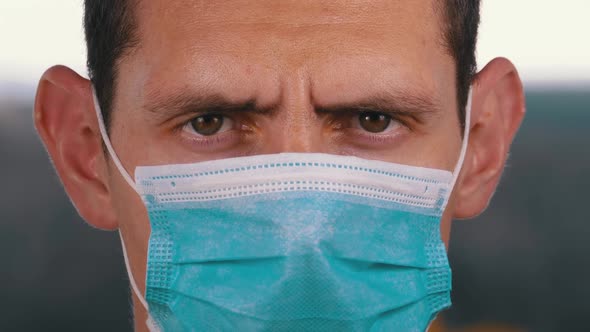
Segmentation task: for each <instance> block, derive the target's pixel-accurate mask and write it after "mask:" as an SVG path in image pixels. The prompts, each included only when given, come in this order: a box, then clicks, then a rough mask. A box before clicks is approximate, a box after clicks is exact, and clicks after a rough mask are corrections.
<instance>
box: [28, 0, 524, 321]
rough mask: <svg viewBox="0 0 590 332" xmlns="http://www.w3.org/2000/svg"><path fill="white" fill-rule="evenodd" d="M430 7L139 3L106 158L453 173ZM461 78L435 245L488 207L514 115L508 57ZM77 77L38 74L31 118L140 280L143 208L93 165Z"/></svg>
mask: <svg viewBox="0 0 590 332" xmlns="http://www.w3.org/2000/svg"><path fill="white" fill-rule="evenodd" d="M438 6H439V0H431V1H412V0H397V1H391V0H383V1H321V2H320V1H308V0H296V1H295V0H293V1H278V2H277V1H276V0H259V1H215V2H207V1H194V0H175V1H170V0H152V1H141V2H139V4H138V5H137V7H136V8H135V10H134V15H135V18H136V20H137V24H138V29H137V33H138V35H137V37H138V44H137V46H136V47H134V48H133V50H132V51H131V52H130V53H129V54H128V55H127V56H125V57H123V58H122V59H120V63H119V65H118V70H117V84H116V86H115V91H116V93H115V98H114V100H113V107H112V114H111V124H110V138H111V141H112V143H113V145H114V148H115V150H116V152H117V155H118V157H119V158H120V159H121V161H122V163H123V165H124V167H125V168H126V170H127V172H128V173H130V174H131V176H132V177H133V175H134V170H135V168H136V167H138V166H151V165H164V164H179V163H195V162H199V161H205V160H212V159H222V158H231V157H238V156H246V155H257V154H273V153H281V152H321V153H329V154H341V155H354V156H358V157H362V158H366V159H376V160H383V161H388V162H394V163H400V164H406V165H413V166H422V167H428V168H436V169H443V170H448V171H452V170H453V169H454V166H455V165H456V163H457V161H458V158H459V153H460V147H461V143H462V132H461V130H460V128H461V126H460V123H459V116H458V112H459V110H458V103H457V98H456V91H457V90H456V87H457V82H456V80H455V75H456V69H455V62H454V59H453V57H452V56H451V55H450V54H449V52H448V50H447V48H446V46H445V45H444V42H443V34H444V32H445V31H444V28H443V27H444V26H445V24H444V20H445V18H444V16H443V15H442V12H439V11H437V8H438ZM476 82H477V84H476V85H475V88H474V100H475V101H476V102H474V105H473V110H472V115H473V116H472V121H473V123H472V126H471V128H470V132H471V138H470V140H469V150H468V153H467V158H466V162H465V166H464V171H463V172H462V176H461V177H460V179H459V181H458V183H457V186H456V187H455V193H454V195H453V196H451V199H450V202H449V205H448V207H447V210H446V211H445V214H444V215H443V219H442V225H441V234H442V237H443V240H444V241H445V242H446V243H448V237H449V230H450V219H451V217H452V216H458V217H469V216H473V215H476V214H478V213H480V212H481V211H482V210H483V209H484V208H485V206H486V205H487V202H488V201H489V198H490V197H491V195H492V193H493V191H494V189H495V187H496V184H497V181H498V179H499V177H500V174H501V172H502V168H503V165H504V162H505V160H506V154H507V151H508V146H509V145H510V142H511V140H512V138H513V136H514V133H515V132H516V130H517V128H518V125H519V124H520V120H521V119H522V116H523V114H524V98H523V96H522V86H521V84H520V80H519V78H518V74H517V73H516V70H515V69H514V67H513V66H512V64H510V62H509V61H507V60H505V59H497V61H496V60H495V61H493V62H492V63H490V65H488V66H487V67H486V69H484V70H483V71H482V72H480V73H479V74H478V78H477V79H476ZM89 85H90V83H89V82H88V81H87V80H85V79H83V78H81V77H79V76H77V75H75V74H74V73H72V72H71V71H69V70H67V69H65V68H52V69H50V70H49V71H48V72H47V73H46V74H45V75H44V77H43V78H42V80H41V82H40V86H39V91H38V95H37V101H36V107H35V121H36V126H37V128H38V130H39V133H40V135H41V137H42V138H43V140H44V142H45V143H46V146H47V148H48V150H49V153H50V154H51V156H52V158H53V160H54V164H55V166H56V169H57V171H58V172H59V174H60V177H61V178H62V181H63V182H64V185H65V187H66V190H67V191H68V194H69V195H70V197H71V198H72V200H73V201H74V203H75V204H76V206H77V208H78V210H79V211H80V214H81V215H82V216H83V217H84V218H85V219H86V220H87V221H88V222H89V223H91V224H93V225H95V226H98V227H101V228H111V229H114V228H117V227H118V228H120V230H121V232H122V234H123V236H124V238H125V243H126V247H127V251H128V254H129V257H130V261H131V271H132V273H133V275H134V277H135V280H136V281H137V283H138V286H139V288H140V289H144V287H145V285H144V279H145V278H144V276H145V268H146V251H147V244H148V238H149V234H150V223H149V218H148V216H147V212H146V209H145V206H144V205H143V203H142V201H141V199H140V198H139V196H138V195H137V193H135V191H134V190H133V189H132V188H131V187H130V186H129V185H128V184H127V183H126V182H125V181H124V179H123V177H122V176H121V174H119V172H118V171H117V169H116V168H115V167H114V165H113V163H112V161H111V160H110V159H105V155H104V154H103V151H102V149H101V147H102V145H101V140H100V135H99V134H98V130H97V125H96V118H95V117H94V110H93V109H92V106H91V105H92V103H91V97H90V96H89V94H88V91H89V90H90V89H89ZM457 191H460V195H459V194H458V193H457ZM138 314H139V315H144V314H145V313H141V312H139V313H138ZM139 321H142V319H141V317H139Z"/></svg>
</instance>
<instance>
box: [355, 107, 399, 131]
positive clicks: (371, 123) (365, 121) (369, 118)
mask: <svg viewBox="0 0 590 332" xmlns="http://www.w3.org/2000/svg"><path fill="white" fill-rule="evenodd" d="M390 124H391V117H390V116H388V115H385V114H382V113H377V112H364V113H361V114H360V115H359V125H360V127H361V128H363V129H364V130H366V131H368V132H370V133H382V132H384V131H385V130H386V129H387V128H388V127H389V125H390Z"/></svg>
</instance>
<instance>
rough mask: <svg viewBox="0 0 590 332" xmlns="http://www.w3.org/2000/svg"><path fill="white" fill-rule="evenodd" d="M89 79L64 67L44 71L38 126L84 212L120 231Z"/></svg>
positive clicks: (88, 218)
mask: <svg viewBox="0 0 590 332" xmlns="http://www.w3.org/2000/svg"><path fill="white" fill-rule="evenodd" d="M94 114H95V113H94V109H93V103H92V95H91V88H90V82H89V81H88V80H86V79H84V78H83V77H81V76H79V75H78V74H76V73H75V72H74V71H72V70H70V69H69V68H66V67H63V66H56V67H52V68H50V69H49V70H47V71H46V72H45V74H43V77H42V78H41V80H40V82H39V86H38V89H37V96H36V98H35V107H34V121H35V127H36V128H37V132H38V133H39V136H40V137H41V139H42V140H43V143H44V144H45V147H46V149H47V151H48V153H49V155H50V157H51V159H52V161H53V164H54V166H55V169H56V170H57V173H58V175H59V177H60V179H61V181H62V183H63V185H64V187H65V189H66V191H67V193H68V195H69V197H70V199H71V200H72V202H73V203H74V205H75V206H76V209H77V210H78V212H79V214H80V215H81V216H82V218H84V219H85V220H86V221H87V222H88V223H89V224H91V225H93V226H94V227H97V228H101V229H116V228H117V226H118V225H117V221H116V216H115V213H114V210H113V208H112V205H111V201H110V195H109V189H108V181H107V177H108V172H107V168H106V165H107V164H106V159H105V156H104V154H103V151H102V141H101V138H100V135H99V134H98V128H97V121H96V117H95V115H94Z"/></svg>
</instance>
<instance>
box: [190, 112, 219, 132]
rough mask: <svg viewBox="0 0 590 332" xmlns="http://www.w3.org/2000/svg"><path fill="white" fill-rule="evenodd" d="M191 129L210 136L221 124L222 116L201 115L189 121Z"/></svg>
mask: <svg viewBox="0 0 590 332" xmlns="http://www.w3.org/2000/svg"><path fill="white" fill-rule="evenodd" d="M191 124H192V126H193V129H194V130H195V131H196V132H197V133H199V134H201V135H203V136H211V135H214V134H216V133H217V132H218V131H219V129H221V126H223V116H221V115H217V114H207V115H201V116H199V117H197V118H195V119H194V120H193V121H192V122H191Z"/></svg>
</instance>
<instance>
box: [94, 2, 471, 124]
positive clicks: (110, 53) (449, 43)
mask: <svg viewBox="0 0 590 332" xmlns="http://www.w3.org/2000/svg"><path fill="white" fill-rule="evenodd" d="M437 1H439V2H437V6H438V7H439V9H440V11H441V12H442V13H443V22H444V23H443V26H444V29H443V41H444V44H445V46H446V47H447V49H448V50H449V52H450V54H451V55H452V56H453V58H454V59H455V64H456V68H457V69H456V80H457V101H458V105H459V118H460V121H461V123H462V124H463V123H464V122H465V105H466V104H467V95H468V92H469V86H470V85H471V81H472V78H473V76H474V74H475V71H476V68H477V64H476V60H475V47H476V44H477V32H478V26H479V17H480V15H479V8H480V0H437ZM136 2H137V0H84V32H85V34H86V45H87V49H88V61H87V65H88V73H89V75H90V79H91V81H92V83H93V84H94V87H95V89H96V94H97V97H98V101H99V104H100V107H101V109H102V113H103V117H104V119H105V125H106V126H107V128H108V127H109V124H110V119H111V117H110V111H111V108H112V103H113V98H114V97H115V91H116V83H117V72H118V71H117V69H118V65H119V63H120V62H121V60H122V59H123V58H124V57H125V56H127V55H129V54H130V53H131V51H132V50H133V48H134V47H135V46H137V44H138V42H139V41H138V37H137V20H136V19H135V16H134V14H133V7H134V6H135V5H136Z"/></svg>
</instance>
